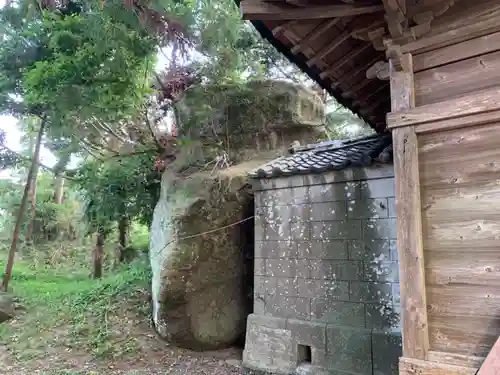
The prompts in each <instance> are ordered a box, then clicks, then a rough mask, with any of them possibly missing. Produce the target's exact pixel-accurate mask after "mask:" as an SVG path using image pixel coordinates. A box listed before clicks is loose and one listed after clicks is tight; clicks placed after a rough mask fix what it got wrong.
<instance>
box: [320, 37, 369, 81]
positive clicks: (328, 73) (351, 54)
mask: <svg viewBox="0 0 500 375" xmlns="http://www.w3.org/2000/svg"><path fill="white" fill-rule="evenodd" d="M371 47H372V46H371V45H370V44H368V43H366V44H365V45H364V46H362V47H359V48H356V49H353V50H352V51H351V52H349V53H348V54H347V55H345V56H344V57H342V58H341V59H340V60H338V61H337V62H335V64H333V65H331V66H330V68H328V69H327V70H325V71H323V72H321V73H320V75H319V76H320V78H321V79H324V78H326V77H330V76H331V75H333V74H335V73H336V72H338V70H339V69H340V68H341V67H342V66H344V65H345V64H347V63H348V62H350V61H353V60H354V59H355V58H356V57H357V56H359V55H360V54H362V53H363V52H364V51H366V50H368V49H370V48H371Z"/></svg>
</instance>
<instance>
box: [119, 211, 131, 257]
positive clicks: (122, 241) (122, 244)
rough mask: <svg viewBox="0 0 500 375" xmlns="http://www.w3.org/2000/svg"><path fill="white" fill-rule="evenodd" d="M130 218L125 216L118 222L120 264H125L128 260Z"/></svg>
mask: <svg viewBox="0 0 500 375" xmlns="http://www.w3.org/2000/svg"><path fill="white" fill-rule="evenodd" d="M128 229H129V220H128V217H126V216H123V217H122V218H121V219H120V221H119V222H118V249H119V252H120V253H119V258H118V259H119V260H120V263H122V262H125V261H126V260H127V259H126V258H127V254H126V252H127V246H128Z"/></svg>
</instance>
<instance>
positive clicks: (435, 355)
mask: <svg viewBox="0 0 500 375" xmlns="http://www.w3.org/2000/svg"><path fill="white" fill-rule="evenodd" d="M428 360H429V361H431V362H440V363H453V364H455V365H457V366H464V367H475V368H478V367H479V366H481V364H482V363H483V361H484V357H476V356H471V355H463V354H455V353H447V352H439V351H435V350H429V357H428Z"/></svg>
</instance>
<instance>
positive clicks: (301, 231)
mask: <svg viewBox="0 0 500 375" xmlns="http://www.w3.org/2000/svg"><path fill="white" fill-rule="evenodd" d="M289 226H290V238H291V239H292V241H308V240H309V239H310V238H311V224H310V222H309V221H298V222H293V223H290V224H289Z"/></svg>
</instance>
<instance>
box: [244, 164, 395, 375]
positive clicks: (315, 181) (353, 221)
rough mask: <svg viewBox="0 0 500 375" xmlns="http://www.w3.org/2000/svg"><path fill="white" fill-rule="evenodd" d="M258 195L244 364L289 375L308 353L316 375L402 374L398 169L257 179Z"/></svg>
mask: <svg viewBox="0 0 500 375" xmlns="http://www.w3.org/2000/svg"><path fill="white" fill-rule="evenodd" d="M254 188H255V190H256V192H255V209H256V220H255V276H254V278H255V279H254V283H255V285H254V288H255V290H254V293H255V295H254V301H255V302H254V314H252V315H251V316H250V317H249V319H248V323H247V337H246V345H245V350H244V364H245V365H246V366H247V367H250V368H253V369H258V370H264V371H270V372H275V373H282V374H291V373H293V372H294V371H295V370H296V368H297V366H298V365H299V364H300V362H301V360H304V358H301V353H300V350H301V348H302V349H303V348H304V347H306V348H307V347H309V348H310V350H311V356H310V358H307V359H306V360H307V361H309V360H310V363H308V364H307V365H308V366H312V367H315V368H316V369H317V371H323V370H324V371H332V370H335V371H336V373H339V374H341V373H342V371H345V372H346V374H347V373H351V374H360V375H372V374H375V375H385V374H387V375H392V374H397V362H398V357H399V356H400V353H401V336H400V330H399V315H398V309H399V283H398V281H399V279H398V271H399V266H398V260H397V251H396V241H395V239H396V233H395V229H396V225H395V224H396V223H395V220H396V218H395V202H394V176H393V169H392V166H387V165H386V166H380V167H373V168H360V169H348V170H345V171H338V172H330V173H325V174H322V175H305V176H293V177H289V178H279V179H271V180H258V181H256V182H255V184H254ZM300 345H302V346H300ZM318 373H320V372H318ZM327 373H328V372H327Z"/></svg>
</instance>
